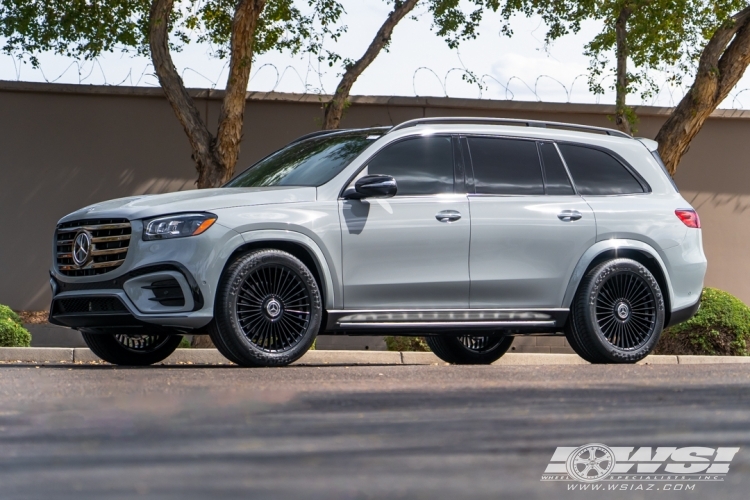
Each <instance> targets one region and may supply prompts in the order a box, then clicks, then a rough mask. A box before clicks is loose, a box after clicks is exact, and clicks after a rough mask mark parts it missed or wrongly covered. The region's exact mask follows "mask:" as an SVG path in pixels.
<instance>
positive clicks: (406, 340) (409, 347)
mask: <svg viewBox="0 0 750 500" xmlns="http://www.w3.org/2000/svg"><path fill="white" fill-rule="evenodd" d="M385 345H386V347H387V348H388V350H389V351H398V352H404V351H417V352H430V346H428V345H427V342H425V340H424V337H385Z"/></svg>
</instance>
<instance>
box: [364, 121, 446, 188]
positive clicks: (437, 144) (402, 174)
mask: <svg viewBox="0 0 750 500" xmlns="http://www.w3.org/2000/svg"><path fill="white" fill-rule="evenodd" d="M366 173H367V174H368V175H378V174H379V175H390V176H392V177H393V178H394V179H396V184H397V186H398V193H397V194H396V196H423V195H431V194H441V193H452V192H453V145H452V142H451V138H450V137H447V136H427V137H414V138H410V139H405V140H403V141H399V142H396V143H395V144H391V145H390V146H386V147H385V149H383V150H382V151H381V152H379V153H378V154H377V155H376V156H375V158H373V159H372V161H370V163H369V164H368V165H367V171H366Z"/></svg>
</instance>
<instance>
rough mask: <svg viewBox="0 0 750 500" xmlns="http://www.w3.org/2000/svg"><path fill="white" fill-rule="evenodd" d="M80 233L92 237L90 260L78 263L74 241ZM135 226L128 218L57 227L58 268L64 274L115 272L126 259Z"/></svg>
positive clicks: (68, 223) (97, 220) (83, 274)
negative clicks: (74, 258) (74, 256)
mask: <svg viewBox="0 0 750 500" xmlns="http://www.w3.org/2000/svg"><path fill="white" fill-rule="evenodd" d="M81 232H87V233H88V234H89V236H90V237H91V249H90V255H89V257H88V259H87V260H86V261H85V262H84V263H83V264H82V265H80V266H79V265H78V264H76V262H75V261H74V260H73V243H74V241H75V239H76V237H77V236H78V234H79V233H81ZM131 232H132V229H131V227H130V222H129V221H128V220H127V219H89V220H79V221H74V222H65V223H63V224H60V225H58V226H57V231H56V233H55V240H56V245H57V268H58V269H59V270H60V272H61V273H62V274H64V275H65V276H94V275H97V274H105V273H108V272H110V271H114V270H115V269H117V268H118V267H120V266H121V265H122V263H123V262H125V257H126V256H127V254H128V247H129V246H130V236H131Z"/></svg>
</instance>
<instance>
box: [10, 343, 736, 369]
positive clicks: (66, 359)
mask: <svg viewBox="0 0 750 500" xmlns="http://www.w3.org/2000/svg"><path fill="white" fill-rule="evenodd" d="M17 363H22V364H76V363H78V364H85V363H104V362H103V361H102V360H100V359H99V358H98V357H96V356H95V355H94V353H92V352H91V350H89V349H86V348H78V347H76V348H57V347H0V364H17ZM727 363H750V356H747V357H745V356H648V357H647V358H646V359H644V360H642V361H640V362H638V364H641V365H678V364H679V365H705V364H727ZM161 364H164V365H231V364H232V363H231V362H229V361H228V360H227V359H226V358H225V357H224V356H222V355H221V354H219V351H217V350H216V349H177V350H176V351H175V352H174V354H172V355H171V356H170V357H169V358H167V359H166V360H164V362H163V363H161ZM294 364H295V365H303V366H304V365H308V366H309V365H436V364H445V363H444V362H443V361H442V360H440V359H439V358H438V357H437V356H435V355H434V354H432V353H431V352H391V351H309V352H308V353H307V354H305V355H304V356H302V358H301V359H299V360H298V361H296V362H295V363H294ZM494 364H496V365H502V366H522V365H533V366H539V365H586V364H588V363H587V362H586V361H584V360H583V359H581V358H580V357H578V356H577V355H576V354H543V353H509V354H506V355H505V356H503V357H502V358H500V359H499V360H498V361H496V362H495V363H494Z"/></svg>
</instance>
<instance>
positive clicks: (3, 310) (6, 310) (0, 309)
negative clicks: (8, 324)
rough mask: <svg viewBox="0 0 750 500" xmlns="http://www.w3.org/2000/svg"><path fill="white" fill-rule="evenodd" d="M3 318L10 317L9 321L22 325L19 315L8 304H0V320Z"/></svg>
mask: <svg viewBox="0 0 750 500" xmlns="http://www.w3.org/2000/svg"><path fill="white" fill-rule="evenodd" d="M3 319H10V320H11V321H13V322H15V323H18V324H19V325H23V321H21V317H20V316H19V315H18V314H16V313H15V311H13V309H11V308H10V307H8V306H4V305H2V304H0V320H3Z"/></svg>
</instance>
